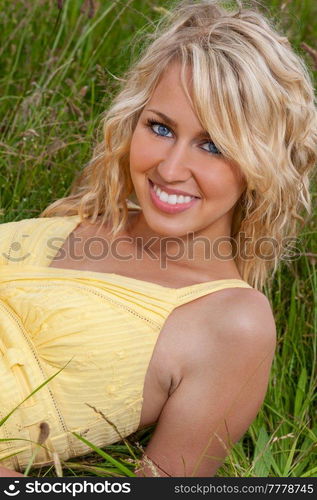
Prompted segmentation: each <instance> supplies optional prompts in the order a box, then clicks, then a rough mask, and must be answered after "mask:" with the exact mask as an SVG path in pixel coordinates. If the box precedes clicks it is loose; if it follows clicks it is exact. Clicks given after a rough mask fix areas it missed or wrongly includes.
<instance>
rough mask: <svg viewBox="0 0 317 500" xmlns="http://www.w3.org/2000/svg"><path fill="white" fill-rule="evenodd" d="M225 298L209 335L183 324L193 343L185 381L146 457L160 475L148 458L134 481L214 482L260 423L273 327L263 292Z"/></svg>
mask: <svg viewBox="0 0 317 500" xmlns="http://www.w3.org/2000/svg"><path fill="white" fill-rule="evenodd" d="M245 292H246V293H245ZM224 296H225V297H226V294H225V295H224ZM228 297H229V299H230V300H226V298H225V299H224V300H223V301H222V303H221V304H222V305H221V307H220V306H219V304H220V302H219V303H218V305H217V310H218V313H217V315H216V316H217V317H216V318H215V317H214V313H215V310H213V321H212V320H211V321H210V322H206V321H204V325H205V327H204V330H202V325H199V327H200V330H199V333H198V330H197V323H193V322H192V323H191V325H189V324H188V318H186V328H187V329H188V328H189V327H191V328H192V329H193V335H192V338H193V339H194V341H193V342H192V343H190V345H189V349H188V353H187V357H186V363H185V369H184V372H183V377H182V380H181V382H180V384H179V386H178V387H177V389H176V390H175V391H174V392H173V394H172V395H171V396H170V397H169V398H168V400H167V401H166V403H165V405H164V407H163V410H162V412H161V415H160V418H159V421H158V423H157V426H156V429H155V431H154V434H153V436H152V439H151V440H150V443H149V445H148V446H147V448H146V450H145V455H146V457H148V458H149V459H150V461H153V462H154V464H157V465H158V467H159V468H157V467H154V468H153V466H152V467H151V465H147V458H146V457H145V458H144V461H143V463H144V466H143V468H142V469H141V470H140V469H138V471H137V476H139V477H144V476H146V477H148V476H155V475H160V476H162V477H164V476H167V475H170V476H172V477H184V476H194V477H199V476H209V477H210V476H212V475H214V474H215V472H216V471H217V469H218V468H219V467H220V466H221V465H222V464H223V462H224V459H225V457H226V456H227V455H228V454H229V452H230V448H231V447H232V445H233V444H234V443H235V442H237V441H238V440H239V439H240V438H241V437H242V436H243V435H244V434H245V432H246V431H247V429H248V427H249V426H250V424H251V423H252V421H253V420H254V419H255V417H256V415H257V413H258V411H259V409H260V407H261V405H262V403H263V400H264V397H265V394H266V390H267V384H268V379H269V374H270V368H271V363H272V359H273V356H274V351H275V345H276V331H275V323H274V319H273V316H272V312H271V308H270V305H269V303H268V301H267V299H266V297H265V296H264V295H262V294H260V292H257V291H255V290H251V291H250V290H246V291H243V292H242V293H241V291H239V290H235V292H234V300H233V297H232V294H231V295H228V296H227V298H228ZM196 318H197V315H196ZM205 319H206V317H205ZM215 320H216V321H215ZM215 324H216V325H217V327H215V326H214V325H215ZM195 326H196V331H195V330H194V328H195ZM183 328H185V325H184V326H183ZM179 335H182V331H179ZM196 337H197V339H198V340H196V342H195V338H196ZM163 471H164V472H163Z"/></svg>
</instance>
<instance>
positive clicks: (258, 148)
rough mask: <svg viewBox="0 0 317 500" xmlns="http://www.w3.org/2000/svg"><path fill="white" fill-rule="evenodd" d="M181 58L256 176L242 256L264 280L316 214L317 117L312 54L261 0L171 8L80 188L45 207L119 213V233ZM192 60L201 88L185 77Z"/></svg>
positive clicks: (213, 132)
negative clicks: (134, 143)
mask: <svg viewBox="0 0 317 500" xmlns="http://www.w3.org/2000/svg"><path fill="white" fill-rule="evenodd" d="M227 3H228V2H227ZM239 4H241V2H239ZM143 36H144V35H143ZM174 61H178V62H181V64H182V81H183V85H184V88H185V89H186V93H187V95H188V98H189V99H190V100H191V102H192V105H193V106H194V109H195V111H196V113H197V116H198V118H199V119H200V121H201V123H202V125H203V126H204V127H205V129H206V130H207V131H208V133H209V134H210V136H211V137H212V140H213V141H214V142H215V144H216V145H217V147H218V148H219V149H220V151H221V152H222V154H223V155H224V157H226V158H228V159H229V160H231V161H234V162H235V163H236V164H237V165H238V166H239V168H240V169H241V171H242V172H243V174H244V176H245V178H246V181H247V187H246V189H245V191H244V193H243V194H242V196H241V197H240V199H239V200H238V202H237V204H236V207H235V212H234V215H233V224H232V234H231V236H232V238H234V240H235V242H236V243H237V245H238V250H239V245H240V243H239V242H238V237H239V234H240V233H244V235H245V238H248V241H250V246H249V249H248V254H249V256H248V259H244V258H242V257H241V252H240V251H238V255H237V257H236V264H237V267H238V269H239V272H240V274H241V276H242V278H243V279H244V280H245V281H247V282H248V283H249V284H250V285H251V286H253V287H255V288H258V289H261V288H262V287H263V286H264V284H265V281H266V279H267V278H268V277H269V273H270V271H272V273H273V274H274V272H275V271H276V269H277V265H278V262H279V260H280V258H281V248H282V240H283V238H285V237H290V236H291V237H296V234H297V231H298V229H297V223H298V222H301V223H302V224H304V223H305V220H304V218H303V217H302V215H301V210H302V209H304V210H305V211H307V212H308V214H310V213H311V198H310V193H309V184H310V178H309V177H310V173H311V172H312V169H313V166H314V165H315V163H316V156H317V153H316V140H317V119H316V107H315V104H314V92H313V85H312V82H311V79H310V76H309V72H308V70H307V68H306V66H305V64H304V62H303V61H302V60H301V58H300V57H299V56H298V55H296V54H295V52H294V51H293V50H292V48H291V46H290V44H289V42H288V40H287V38H285V37H284V36H281V35H280V34H278V33H277V32H276V31H275V29H274V28H273V27H272V26H271V24H270V22H269V21H268V19H266V17H264V16H263V14H261V13H260V12H258V11H257V10H256V9H249V8H243V7H242V6H241V5H240V6H239V8H235V9H228V8H225V7H224V6H223V2H221V1H214V0H205V1H199V2H190V1H187V2H184V1H183V2H180V3H177V4H176V5H175V6H174V8H173V9H172V10H170V11H169V12H168V11H167V13H166V15H165V16H163V17H162V18H161V20H160V21H159V22H158V24H157V27H156V30H155V32H154V33H153V34H151V35H149V36H148V43H147V47H146V48H145V50H144V52H143V55H142V56H141V57H140V58H139V59H138V61H136V63H135V64H133V65H132V67H131V68H130V69H129V70H128V71H127V73H126V75H125V78H124V79H123V83H122V87H121V90H120V92H119V93H118V94H117V96H116V98H115V99H114V101H113V103H112V106H111V107H110V109H109V110H108V111H107V112H106V114H105V116H104V119H103V140H102V141H101V143H100V144H98V145H97V147H96V148H95V151H94V155H93V158H92V159H91V161H90V162H89V164H88V165H87V166H86V167H85V168H84V169H83V171H82V172H81V174H80V176H79V177H78V178H77V179H76V180H75V182H74V183H73V185H72V188H71V192H70V195H69V196H67V197H65V198H62V199H59V200H57V201H55V202H54V203H52V204H51V205H49V206H48V207H47V208H46V209H45V210H44V211H43V212H42V214H41V215H40V216H41V217H52V216H56V215H57V216H59V215H61V216H64V215H74V214H76V215H80V218H81V220H83V219H85V218H88V217H89V218H90V221H91V222H92V223H93V222H95V221H96V219H97V217H98V216H99V215H101V216H102V219H101V224H103V223H109V221H111V232H110V234H111V236H112V237H114V236H115V235H117V234H118V233H119V232H120V231H121V230H122V229H124V228H125V226H126V222H127V217H128V208H127V199H128V198H129V196H130V195H131V194H133V192H134V189H133V184H132V181H131V177H130V172H129V148H130V143H131V138H132V134H133V131H134V129H135V126H136V124H137V121H138V118H139V116H140V114H141V112H142V110H143V108H144V107H145V105H146V104H147V102H148V101H149V100H150V98H151V96H152V93H153V91H154V89H155V87H156V85H157V82H158V80H159V78H160V76H161V75H162V73H163V71H164V70H165V69H166V68H167V67H168V66H169V64H170V63H172V62H174ZM188 65H190V67H191V70H192V85H193V87H192V89H193V90H192V93H191V94H190V93H189V92H188V89H187V87H186V81H185V77H184V75H185V69H186V67H187V66H188ZM267 238H269V239H270V240H269V241H266V239H267ZM272 239H274V241H275V244H276V245H275V248H274V250H273V256H271V258H270V259H263V258H258V256H257V255H256V251H255V245H257V244H258V243H257V242H259V241H262V245H261V249H262V251H263V253H264V254H267V253H268V252H266V249H268V250H269V251H270V252H271V253H272V248H271V244H270V241H272ZM240 250H241V248H240ZM272 273H271V274H272Z"/></svg>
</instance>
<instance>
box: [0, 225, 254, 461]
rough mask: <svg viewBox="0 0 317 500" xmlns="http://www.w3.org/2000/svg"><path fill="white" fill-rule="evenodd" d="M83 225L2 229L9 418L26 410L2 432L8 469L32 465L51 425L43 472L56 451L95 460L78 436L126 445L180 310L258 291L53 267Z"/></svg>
mask: <svg viewBox="0 0 317 500" xmlns="http://www.w3.org/2000/svg"><path fill="white" fill-rule="evenodd" d="M79 222H80V218H79V216H77V215H76V216H65V217H50V218H33V219H24V220H21V221H17V222H9V223H3V224H0V381H1V390H0V420H1V419H3V418H4V417H5V416H6V415H7V414H8V413H9V412H10V411H11V410H12V409H13V408H15V407H17V406H18V405H20V406H19V407H18V408H17V409H16V410H15V411H14V412H13V413H12V415H11V416H10V417H9V418H8V420H6V422H5V423H3V424H2V425H1V426H0V439H1V440H3V439H5V441H0V463H1V465H3V466H7V467H10V468H14V469H21V468H23V467H25V466H26V465H27V464H28V461H29V459H30V457H31V456H32V451H34V449H35V446H34V444H32V442H34V441H36V440H37V438H38V434H39V425H40V423H41V422H47V423H48V424H49V428H50V435H49V439H48V440H47V441H46V443H45V446H46V449H44V448H43V449H40V451H39V452H38V454H37V456H36V460H35V462H34V463H35V464H36V465H41V464H47V463H50V462H51V461H52V452H54V451H55V452H57V453H58V455H59V457H60V458H61V459H63V460H66V459H68V458H70V457H74V456H79V455H83V454H85V453H88V452H90V451H91V450H90V448H89V447H87V446H86V445H84V444H83V443H82V442H81V441H80V440H79V439H78V438H77V437H75V436H74V435H73V434H72V432H77V433H79V434H81V435H83V436H84V437H85V438H86V439H88V440H89V441H91V442H92V443H94V444H95V445H97V446H100V447H104V446H106V445H108V444H111V443H114V442H117V441H119V439H120V438H119V435H118V432H117V430H118V431H119V432H120V433H121V435H122V436H124V437H125V436H128V435H129V434H131V433H132V432H135V431H136V430H137V429H138V427H139V422H140V417H141V409H142V401H143V397H142V395H143V386H144V379H145V374H146V371H147V368H148V365H149V362H150V359H151V356H152V353H153V350H154V347H155V344H156V341H157V339H158V336H159V333H160V330H161V329H162V327H163V325H164V322H165V321H166V319H167V317H168V316H169V314H170V313H171V312H172V311H173V309H175V308H176V307H178V306H180V305H181V304H185V303H187V302H190V301H192V300H194V299H196V298H198V297H201V296H203V295H207V294H210V293H213V292H216V291H218V290H222V289H224V288H233V287H243V288H252V287H251V286H250V285H249V284H248V283H246V282H245V281H242V280H239V279H222V280H217V281H212V282H206V283H199V284H196V285H191V286H185V287H182V288H169V287H166V286H162V285H158V284H156V283H152V282H149V281H142V280H138V279H135V278H130V277H125V276H121V275H118V274H113V273H101V272H90V271H77V270H71V269H58V268H50V267H48V266H49V265H50V262H51V261H52V260H53V258H54V257H55V255H56V254H57V253H58V250H59V248H61V247H62V245H63V243H64V241H65V240H66V238H67V237H68V235H69V234H70V233H71V232H72V231H73V230H74V229H75V227H76V226H77V225H78V224H79ZM59 370H61V371H60V373H59V374H58V375H56V376H55V377H54V378H53V379H52V380H51V381H50V382H49V383H48V384H46V385H43V387H42V388H41V389H40V390H39V391H38V392H36V393H35V394H34V395H33V396H32V397H30V398H29V399H27V400H26V401H25V402H24V403H23V404H20V403H21V402H22V401H23V400H24V399H25V398H26V397H27V396H28V395H29V394H30V393H31V392H32V391H33V390H34V389H36V388H37V387H39V386H40V385H41V384H43V382H45V381H46V380H47V379H48V378H49V377H52V376H53V375H54V374H56V373H57V372H58V371H59ZM89 405H90V406H89ZM91 406H93V407H95V408H96V409H97V410H99V411H101V412H102V413H103V414H104V415H105V416H106V417H107V419H109V421H110V422H112V423H114V424H115V426H116V428H117V430H116V429H115V428H114V426H112V425H111V424H110V423H107V422H106V421H105V420H104V419H103V418H102V416H101V415H100V414H99V413H96V412H95V411H94V410H93V408H91ZM12 438H19V439H18V440H12ZM10 439H11V440H10Z"/></svg>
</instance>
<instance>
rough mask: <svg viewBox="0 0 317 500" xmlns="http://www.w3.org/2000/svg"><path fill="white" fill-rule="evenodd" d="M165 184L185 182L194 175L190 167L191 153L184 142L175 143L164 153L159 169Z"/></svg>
mask: <svg viewBox="0 0 317 500" xmlns="http://www.w3.org/2000/svg"><path fill="white" fill-rule="evenodd" d="M157 171H158V174H159V176H160V177H161V179H162V181H163V183H166V184H167V183H172V182H184V181H186V180H187V179H189V178H190V177H191V175H192V173H191V168H190V166H189V151H188V148H187V146H186V144H185V143H184V142H179V143H174V144H173V145H171V146H170V148H168V149H167V150H165V152H164V157H163V159H162V160H161V162H160V163H159V165H158V167H157Z"/></svg>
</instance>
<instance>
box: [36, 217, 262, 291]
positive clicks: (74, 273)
mask: <svg viewBox="0 0 317 500" xmlns="http://www.w3.org/2000/svg"><path fill="white" fill-rule="evenodd" d="M131 209H132V210H133V209H134V208H131ZM59 218H60V217H59ZM61 218H63V219H64V220H65V221H66V220H70V219H73V222H74V223H73V224H72V225H71V228H70V230H69V227H68V228H67V233H65V234H64V237H65V241H67V239H68V238H69V236H70V235H71V233H72V232H73V231H74V230H75V229H76V227H77V226H78V225H79V223H80V216H79V215H70V216H63V217H61ZM64 243H65V242H64ZM62 245H63V244H62ZM62 245H61V247H62ZM61 247H58V249H57V252H56V253H55V255H54V256H53V258H52V259H50V261H49V264H48V265H46V266H36V267H38V268H42V269H47V270H48V272H49V273H51V272H52V274H53V273H54V272H55V273H57V274H61V275H63V274H65V273H66V274H67V275H69V276H70V277H75V278H76V277H81V276H82V277H83V278H85V277H87V278H92V279H93V278H95V279H97V280H101V281H106V280H107V279H109V278H111V279H113V280H115V281H118V282H119V283H120V285H123V286H124V284H126V285H128V284H129V283H131V285H133V284H134V285H138V287H146V288H153V287H155V288H157V289H159V290H161V291H165V292H166V291H172V293H175V292H177V293H180V292H185V291H187V290H192V289H200V288H204V287H209V286H217V285H218V286H219V285H221V284H223V285H225V284H236V283H244V284H245V285H246V286H248V287H250V288H252V287H251V285H250V284H249V283H247V282H246V281H244V280H242V279H239V278H223V279H219V280H212V281H203V282H201V283H193V284H192V285H186V286H183V287H177V288H176V287H169V286H165V285H160V284H159V283H155V282H154V281H147V280H141V279H138V278H132V277H130V276H125V275H123V274H118V273H111V272H102V271H90V270H85V269H71V268H60V267H51V266H50V264H51V263H52V261H53V260H54V258H55V256H56V255H57V253H58V252H59V250H60V248H61ZM55 248H56V247H55ZM31 267H34V266H31Z"/></svg>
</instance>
